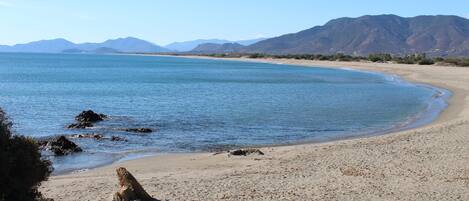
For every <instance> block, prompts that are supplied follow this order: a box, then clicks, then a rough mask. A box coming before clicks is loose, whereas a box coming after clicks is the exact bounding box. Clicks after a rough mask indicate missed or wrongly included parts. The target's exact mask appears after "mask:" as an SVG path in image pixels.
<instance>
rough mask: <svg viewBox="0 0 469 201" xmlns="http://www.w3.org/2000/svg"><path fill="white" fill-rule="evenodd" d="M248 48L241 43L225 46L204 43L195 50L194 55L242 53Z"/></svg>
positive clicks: (226, 44)
mask: <svg viewBox="0 0 469 201" xmlns="http://www.w3.org/2000/svg"><path fill="white" fill-rule="evenodd" d="M245 47H246V46H244V45H241V44H239V43H224V44H215V43H204V44H200V45H198V46H197V47H196V48H194V49H193V50H192V51H190V52H192V53H230V52H240V51H242V49H243V48H245Z"/></svg>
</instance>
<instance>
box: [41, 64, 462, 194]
mask: <svg viewBox="0 0 469 201" xmlns="http://www.w3.org/2000/svg"><path fill="white" fill-rule="evenodd" d="M238 60H251V59H238ZM253 61H262V62H273V63H285V64H298V65H307V66H327V67H349V68H354V69H361V70H369V71H377V72H385V73H390V74H397V75H400V76H402V77H404V78H406V79H408V80H411V81H414V82H421V83H426V84H431V85H434V86H439V87H443V88H446V89H449V90H451V91H452V92H453V97H452V98H451V100H450V105H449V107H448V108H447V109H446V110H445V111H444V112H443V113H442V114H441V115H440V117H439V118H438V120H437V121H435V122H434V123H432V124H430V125H427V126H424V127H422V128H417V129H412V130H409V131H403V132H398V133H391V134H387V135H383V136H376V137H368V138H361V139H353V140H342V141H336V142H329V143H320V144H306V145H294V146H282V147H266V148H262V149H261V150H262V151H263V152H264V153H266V155H265V156H248V157H238V156H236V157H233V156H232V157H229V156H228V155H227V154H220V155H213V154H211V153H202V154H174V155H173V154H172V155H165V156H157V157H148V158H143V159H138V160H133V161H127V162H122V163H119V164H113V165H110V166H106V167H103V168H98V169H94V170H91V171H88V172H82V173H73V174H67V175H61V176H54V177H51V178H50V181H47V182H45V183H44V184H43V186H42V187H41V188H40V190H41V192H42V193H44V194H45V195H46V196H47V197H51V198H54V199H55V200H56V201H60V200H111V199H112V194H113V193H114V192H115V191H117V189H118V187H117V178H116V176H115V169H116V167H120V166H122V167H126V168H127V169H128V170H129V171H131V172H132V173H133V174H134V176H135V177H136V178H137V179H138V180H139V181H140V182H141V183H142V185H143V187H144V188H145V189H146V190H147V191H148V192H149V193H150V195H153V196H154V197H155V198H158V199H163V200H164V199H168V200H466V201H467V200H469V106H468V104H469V98H468V93H469V68H461V67H440V66H417V65H396V64H376V63H359V62H318V61H299V60H273V59H263V60H259V59H256V60H253Z"/></svg>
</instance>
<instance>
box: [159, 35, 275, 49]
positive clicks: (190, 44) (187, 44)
mask: <svg viewBox="0 0 469 201" xmlns="http://www.w3.org/2000/svg"><path fill="white" fill-rule="evenodd" d="M265 39H266V38H256V39H251V40H238V41H229V40H222V39H199V40H192V41H184V42H174V43H171V44H169V45H166V46H165V48H167V49H170V50H175V51H178V52H186V51H191V50H193V49H194V48H196V47H197V46H199V45H202V44H220V45H221V44H225V43H238V44H240V45H243V46H247V45H252V44H254V43H257V42H259V41H262V40H265Z"/></svg>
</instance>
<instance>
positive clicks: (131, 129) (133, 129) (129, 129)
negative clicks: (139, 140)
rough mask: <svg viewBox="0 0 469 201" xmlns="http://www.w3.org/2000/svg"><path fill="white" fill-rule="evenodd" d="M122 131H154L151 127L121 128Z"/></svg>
mask: <svg viewBox="0 0 469 201" xmlns="http://www.w3.org/2000/svg"><path fill="white" fill-rule="evenodd" d="M118 130H120V131H125V132H132V133H152V132H153V130H152V129H151V128H120V129H118Z"/></svg>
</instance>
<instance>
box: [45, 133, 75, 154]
mask: <svg viewBox="0 0 469 201" xmlns="http://www.w3.org/2000/svg"><path fill="white" fill-rule="evenodd" d="M42 146H43V148H45V149H47V150H50V151H52V152H54V154H55V155H56V156H63V155H68V154H71V153H75V152H82V151H83V150H82V149H81V148H80V147H79V146H78V145H76V144H75V143H74V142H72V141H70V140H68V139H67V138H66V137H65V136H59V137H57V138H54V139H52V140H50V141H47V143H45V142H42Z"/></svg>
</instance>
